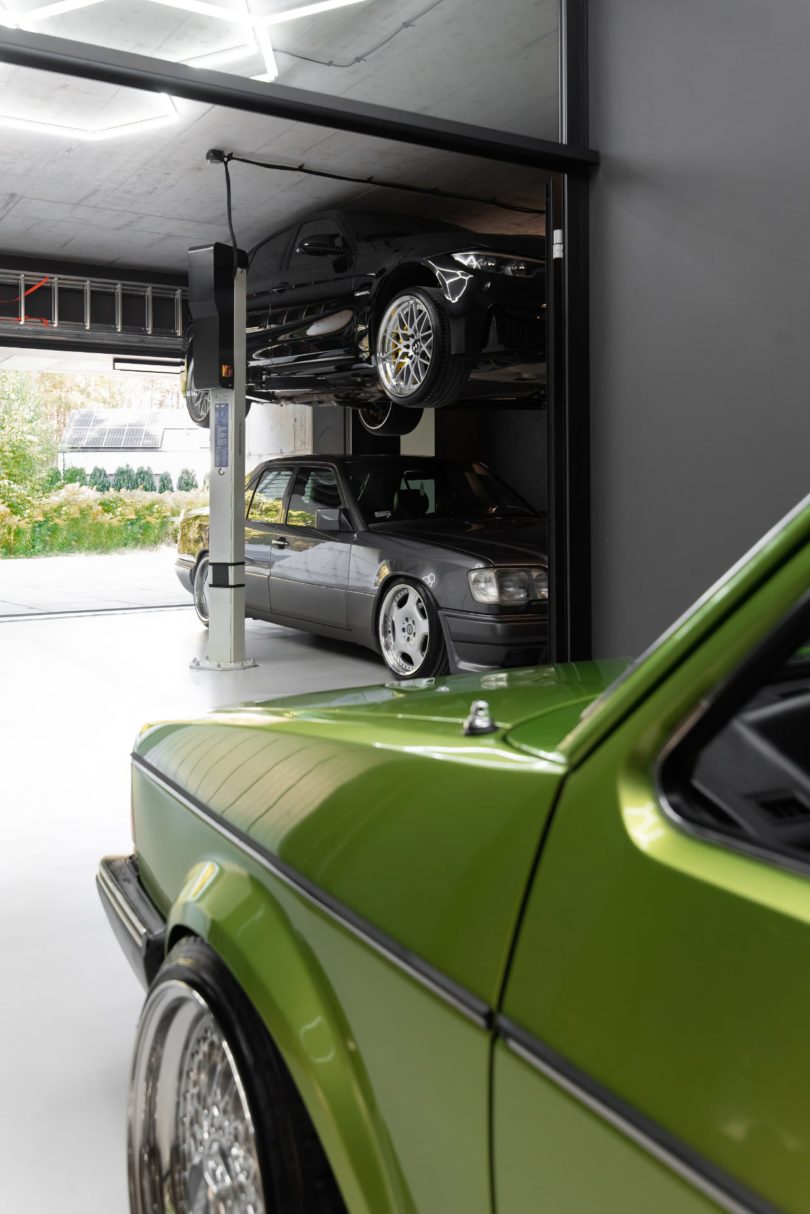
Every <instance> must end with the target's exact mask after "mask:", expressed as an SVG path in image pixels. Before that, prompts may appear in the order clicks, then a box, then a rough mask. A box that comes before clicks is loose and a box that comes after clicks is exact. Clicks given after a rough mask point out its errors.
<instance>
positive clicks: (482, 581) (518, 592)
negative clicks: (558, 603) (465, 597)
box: [467, 565, 548, 606]
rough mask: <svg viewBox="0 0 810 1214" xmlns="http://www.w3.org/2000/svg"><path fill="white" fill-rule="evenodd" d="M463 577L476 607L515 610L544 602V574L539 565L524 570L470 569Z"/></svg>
mask: <svg viewBox="0 0 810 1214" xmlns="http://www.w3.org/2000/svg"><path fill="white" fill-rule="evenodd" d="M467 577H468V579H469V583H470V593H471V594H472V596H473V598H474V599H475V601H476V602H477V603H499V604H502V605H503V606H515V605H516V604H519V603H529V602H531V601H532V599H547V598H548V570H547V569H544V568H543V567H542V566H541V565H538V566H536V567H532V568H528V569H527V568H515V569H499V568H490V569H471V570H470V572H469V573H468V574H467Z"/></svg>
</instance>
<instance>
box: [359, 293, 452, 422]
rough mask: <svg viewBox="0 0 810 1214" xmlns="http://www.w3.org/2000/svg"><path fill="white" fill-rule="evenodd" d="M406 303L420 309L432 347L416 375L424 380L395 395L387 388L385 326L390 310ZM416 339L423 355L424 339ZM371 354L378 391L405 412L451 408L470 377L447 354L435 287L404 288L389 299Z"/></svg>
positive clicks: (446, 326) (445, 319)
mask: <svg viewBox="0 0 810 1214" xmlns="http://www.w3.org/2000/svg"><path fill="white" fill-rule="evenodd" d="M409 299H412V300H416V301H417V307H418V308H419V310H420V312H421V309H424V314H426V319H427V321H428V322H429V327H430V336H431V340H432V346H431V349H430V353H429V363H428V366H427V368H426V369H423V370H422V371H421V372H420V373H421V374H423V376H424V378H423V379H422V380H421V382H420V383H419V384H418V385H416V386H409V387H407V388H406V387H404V386H403V387H402V388H401V390H400V391H395V390H394V389H393V388H392V386H391V382H390V379H391V376H390V375H389V376H386V370H385V364H386V361H388V362H390V359H391V350H390V348H389V347H390V343H389V341H388V338H387V336H386V334H387V327H386V326H387V320H388V318H389V317H390V316H391V315H392V313H393V312H394V310H395V309H397V308H401V307H402V306H403V305H405V304H406V301H407V300H409ZM418 336H419V337H420V340H422V342H423V344H422V347H421V348H422V351H424V350H425V349H426V347H425V345H424V339H422V338H421V335H418ZM406 344H407V343H406ZM374 352H375V356H376V365H377V377H378V379H379V382H380V387H381V388H382V390H383V392H385V394H386V396H387V397H389V398H390V399H391V400H393V401H394V402H395V403H396V404H399V405H400V406H402V407H403V408H407V409H411V408H414V407H419V408H422V409H440V408H443V407H444V406H445V405H452V404H454V403H455V401H457V400H458V398H459V396H460V395H461V392H462V390H463V388H464V385H465V384H466V382H467V380H468V378H469V375H470V369H469V367H468V366H466V365H465V364H464V363H463V362H462V361H461V360H460V359H459V358H457V357H454V356H453V355H451V353H450V318H449V316H448V315H447V310H446V307H445V303H444V296H443V295H442V293H441V291H440V290H439V289H438V287H406V288H405V289H403V290H401V291H397V293H396V294H395V295H393V296H392V297H391V299H390V300H389V301H388V303H387V304H386V306H385V309H384V311H383V313H382V316H381V317H380V319H379V323H378V324H377V328H376V332H375V334H374Z"/></svg>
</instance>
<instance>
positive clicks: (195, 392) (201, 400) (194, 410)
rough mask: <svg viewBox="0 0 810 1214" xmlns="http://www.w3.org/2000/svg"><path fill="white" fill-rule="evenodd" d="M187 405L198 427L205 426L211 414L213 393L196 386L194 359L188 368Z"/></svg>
mask: <svg viewBox="0 0 810 1214" xmlns="http://www.w3.org/2000/svg"><path fill="white" fill-rule="evenodd" d="M186 405H187V408H188V412H189V416H190V417H191V420H192V421H193V422H194V423H195V424H196V425H198V426H203V425H205V421H206V419H207V417H208V415H209V413H210V412H211V393H210V391H209V389H208V388H197V387H195V384H194V359H193V358H192V360H191V362H190V363H189V368H188V378H187V381H186Z"/></svg>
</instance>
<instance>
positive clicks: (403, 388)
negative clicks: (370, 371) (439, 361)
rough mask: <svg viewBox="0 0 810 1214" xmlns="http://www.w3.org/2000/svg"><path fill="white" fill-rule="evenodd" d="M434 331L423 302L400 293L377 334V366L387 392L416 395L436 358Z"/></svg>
mask: <svg viewBox="0 0 810 1214" xmlns="http://www.w3.org/2000/svg"><path fill="white" fill-rule="evenodd" d="M433 346H434V333H433V323H432V321H431V319H430V313H429V312H428V310H427V308H426V306H425V304H424V301H423V300H421V299H420V298H419V296H418V295H400V296H398V297H397V298H396V299H395V300H394V302H393V303H392V304H391V306H390V307H389V308H388V310H387V312H386V313H385V315H384V316H383V318H382V323H381V324H380V329H379V332H378V334H377V366H378V368H379V373H380V379H381V380H382V385H383V387H384V388H385V390H386V392H387V393H388V394H389V395H390V396H393V397H396V398H397V399H398V400H405V399H407V398H408V397H409V396H413V394H414V392H416V391H418V389H419V388H421V386H422V384H423V383H424V382H425V378H426V376H427V373H428V371H429V370H430V364H431V362H432V359H433Z"/></svg>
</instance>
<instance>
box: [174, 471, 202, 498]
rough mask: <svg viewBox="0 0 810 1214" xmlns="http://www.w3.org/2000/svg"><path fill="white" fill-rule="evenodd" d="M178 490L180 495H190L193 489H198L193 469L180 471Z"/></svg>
mask: <svg viewBox="0 0 810 1214" xmlns="http://www.w3.org/2000/svg"><path fill="white" fill-rule="evenodd" d="M177 488H178V491H179V492H180V493H189V492H191V490H192V489H196V488H198V485H197V477H196V476H195V475H194V473H193V472H192V470H191V468H181V469H180V475H179V476H178V478H177Z"/></svg>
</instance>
